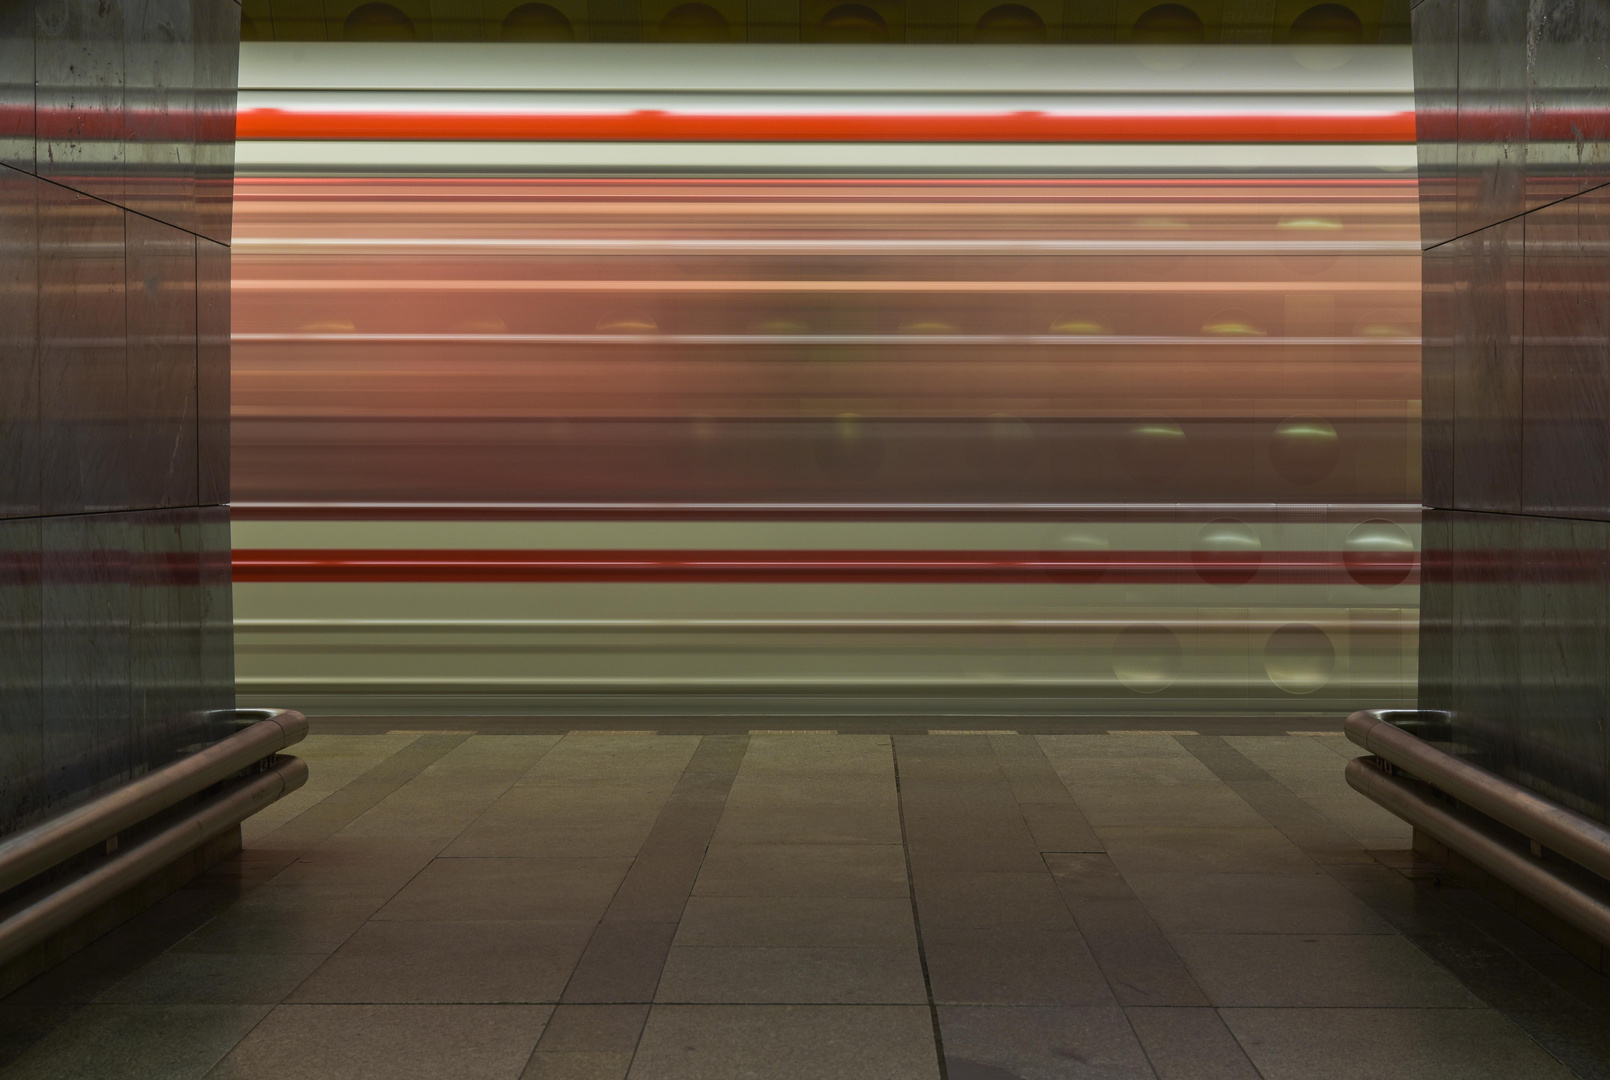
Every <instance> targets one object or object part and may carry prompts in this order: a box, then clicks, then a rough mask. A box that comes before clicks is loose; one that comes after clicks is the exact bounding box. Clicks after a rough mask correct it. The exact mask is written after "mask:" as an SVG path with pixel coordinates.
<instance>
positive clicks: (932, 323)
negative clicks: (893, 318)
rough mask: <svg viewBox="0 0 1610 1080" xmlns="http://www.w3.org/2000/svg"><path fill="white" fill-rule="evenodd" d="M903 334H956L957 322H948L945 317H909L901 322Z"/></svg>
mask: <svg viewBox="0 0 1610 1080" xmlns="http://www.w3.org/2000/svg"><path fill="white" fill-rule="evenodd" d="M900 332H901V333H902V334H954V333H955V332H956V324H955V323H948V322H946V321H945V320H943V319H930V318H922V317H918V318H915V319H907V320H906V321H905V322H903V323H901V324H900Z"/></svg>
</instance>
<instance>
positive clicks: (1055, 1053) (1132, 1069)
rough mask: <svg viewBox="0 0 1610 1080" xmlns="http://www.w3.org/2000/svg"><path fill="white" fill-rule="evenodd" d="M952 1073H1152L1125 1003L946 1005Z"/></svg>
mask: <svg viewBox="0 0 1610 1080" xmlns="http://www.w3.org/2000/svg"><path fill="white" fill-rule="evenodd" d="M939 1031H940V1034H941V1035H942V1036H943V1038H944V1045H945V1066H946V1073H947V1075H948V1076H949V1077H950V1080H1006V1078H1007V1077H1016V1078H1020V1080H1085V1078H1088V1077H1102V1078H1103V1080H1127V1078H1133V1080H1151V1077H1152V1070H1151V1066H1150V1065H1148V1064H1147V1063H1146V1055H1145V1054H1144V1053H1143V1052H1142V1050H1141V1047H1140V1043H1139V1042H1138V1041H1137V1040H1136V1038H1135V1033H1134V1032H1133V1031H1131V1030H1130V1027H1129V1022H1128V1021H1127V1020H1126V1019H1125V1018H1124V1014H1123V1012H1122V1010H1120V1009H1118V1008H1116V1007H1114V1006H1092V1007H1086V1008H1045V1007H1038V1008H1036V1007H1022V1006H1020V1007H1017V1008H1010V1007H1007V1008H1002V1007H986V1008H965V1007H963V1008H957V1007H948V1008H942V1009H940V1010H939Z"/></svg>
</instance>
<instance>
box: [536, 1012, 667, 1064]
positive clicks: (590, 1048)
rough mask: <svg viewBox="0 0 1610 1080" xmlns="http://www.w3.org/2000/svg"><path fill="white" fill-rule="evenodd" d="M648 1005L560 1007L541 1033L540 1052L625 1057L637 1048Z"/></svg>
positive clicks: (646, 1016)
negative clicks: (600, 1054) (603, 1054)
mask: <svg viewBox="0 0 1610 1080" xmlns="http://www.w3.org/2000/svg"><path fill="white" fill-rule="evenodd" d="M648 1008H649V1007H648V1004H647V1003H646V1002H645V1003H643V1004H639V1005H560V1006H559V1007H558V1008H556V1009H554V1011H553V1016H551V1017H549V1019H548V1026H547V1027H545V1028H543V1029H542V1040H541V1041H540V1042H538V1043H537V1049H538V1050H539V1051H543V1052H548V1053H573V1052H583V1051H586V1052H590V1053H624V1054H627V1055H630V1054H631V1052H632V1051H633V1050H634V1049H636V1047H637V1040H638V1036H640V1035H642V1033H643V1023H644V1022H645V1021H646V1020H647V1019H648Z"/></svg>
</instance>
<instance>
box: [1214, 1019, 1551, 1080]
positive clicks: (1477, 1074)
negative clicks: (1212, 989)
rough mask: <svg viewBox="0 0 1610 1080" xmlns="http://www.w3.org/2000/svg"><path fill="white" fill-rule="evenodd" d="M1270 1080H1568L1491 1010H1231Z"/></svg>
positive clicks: (1235, 1024) (1240, 1036)
mask: <svg viewBox="0 0 1610 1080" xmlns="http://www.w3.org/2000/svg"><path fill="white" fill-rule="evenodd" d="M1221 1015H1223V1017H1224V1021H1225V1023H1226V1024H1228V1025H1229V1027H1230V1030H1231V1031H1233V1032H1234V1033H1235V1036H1236V1038H1237V1039H1238V1040H1239V1041H1240V1043H1241V1045H1242V1046H1243V1047H1244V1048H1245V1049H1246V1052H1247V1055H1248V1056H1249V1057H1250V1058H1251V1059H1252V1062H1253V1064H1254V1065H1256V1066H1257V1068H1258V1071H1259V1073H1260V1074H1261V1075H1262V1076H1263V1077H1264V1080H1378V1078H1380V1077H1387V1076H1392V1077H1405V1078H1408V1077H1412V1078H1413V1080H1522V1078H1524V1080H1568V1078H1570V1077H1571V1075H1572V1074H1571V1072H1570V1070H1568V1069H1567V1068H1566V1067H1565V1066H1563V1065H1561V1064H1560V1063H1559V1062H1558V1061H1556V1060H1555V1059H1554V1058H1552V1057H1550V1056H1549V1055H1548V1054H1547V1053H1546V1052H1544V1051H1543V1050H1542V1049H1541V1048H1540V1047H1539V1046H1538V1045H1537V1044H1536V1043H1534V1042H1533V1041H1532V1040H1531V1039H1529V1038H1527V1037H1526V1035H1525V1034H1524V1033H1523V1032H1522V1031H1521V1030H1520V1029H1518V1028H1517V1027H1515V1025H1514V1024H1512V1023H1510V1022H1509V1021H1508V1020H1505V1019H1504V1018H1503V1017H1502V1016H1500V1015H1499V1014H1498V1013H1495V1012H1493V1011H1491V1010H1489V1009H1224V1010H1222V1013H1221Z"/></svg>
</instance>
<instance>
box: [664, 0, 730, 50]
mask: <svg viewBox="0 0 1610 1080" xmlns="http://www.w3.org/2000/svg"><path fill="white" fill-rule="evenodd" d="M659 40H661V41H668V42H677V43H689V42H709V41H731V40H732V28H731V27H730V26H728V25H727V17H726V16H725V15H723V14H721V12H719V11H717V10H716V9H715V8H713V7H711V6H710V5H709V4H678V5H677V6H676V7H674V8H672V9H671V11H670V12H669V13H668V14H667V15H666V16H665V18H663V19H661V20H660V30H659Z"/></svg>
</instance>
